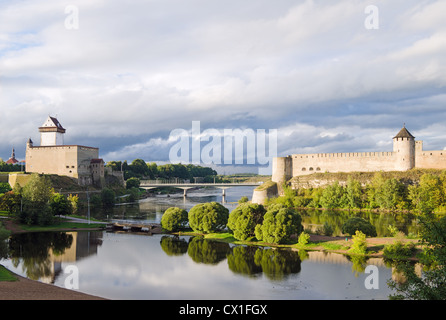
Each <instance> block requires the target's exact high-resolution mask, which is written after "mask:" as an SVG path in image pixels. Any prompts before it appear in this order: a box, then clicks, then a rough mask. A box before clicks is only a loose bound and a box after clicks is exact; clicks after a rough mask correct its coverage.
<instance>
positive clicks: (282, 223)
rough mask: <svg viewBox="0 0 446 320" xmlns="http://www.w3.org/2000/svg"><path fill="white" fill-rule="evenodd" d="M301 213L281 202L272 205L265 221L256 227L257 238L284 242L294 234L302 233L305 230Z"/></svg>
mask: <svg viewBox="0 0 446 320" xmlns="http://www.w3.org/2000/svg"><path fill="white" fill-rule="evenodd" d="M301 222H302V218H301V216H300V214H298V213H297V212H296V211H294V210H293V209H290V208H286V207H284V206H283V205H281V204H276V205H272V206H271V207H270V208H269V209H268V211H267V212H266V214H265V216H264V217H263V223H262V224H261V225H260V224H259V225H257V226H256V228H255V235H256V238H257V239H258V240H260V241H262V240H263V241H266V242H268V243H284V242H286V241H288V240H289V238H290V236H291V235H292V234H300V233H301V232H302V230H303V227H302V223H301Z"/></svg>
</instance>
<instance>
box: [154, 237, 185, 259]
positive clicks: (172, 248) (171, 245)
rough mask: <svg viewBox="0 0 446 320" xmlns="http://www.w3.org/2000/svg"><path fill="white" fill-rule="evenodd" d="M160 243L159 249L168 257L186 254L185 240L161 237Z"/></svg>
mask: <svg viewBox="0 0 446 320" xmlns="http://www.w3.org/2000/svg"><path fill="white" fill-rule="evenodd" d="M160 243H161V249H163V251H164V252H165V253H166V254H167V255H168V256H181V255H183V254H185V253H186V252H187V247H188V246H189V244H188V243H187V241H186V240H185V239H180V238H179V237H176V236H174V237H171V236H163V237H162V238H161V241H160Z"/></svg>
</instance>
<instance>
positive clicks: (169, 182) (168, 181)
mask: <svg viewBox="0 0 446 320" xmlns="http://www.w3.org/2000/svg"><path fill="white" fill-rule="evenodd" d="M262 183H263V182H262V181H260V182H257V183H253V182H195V181H192V182H189V181H188V180H180V179H166V180H161V179H158V180H141V182H140V185H141V186H148V185H160V184H165V185H173V184H174V185H181V184H185V185H191V184H196V185H197V186H199V185H202V186H203V185H205V186H206V185H207V186H211V185H214V184H215V185H222V184H228V185H235V184H237V185H254V184H256V185H257V184H258V185H261V184H262Z"/></svg>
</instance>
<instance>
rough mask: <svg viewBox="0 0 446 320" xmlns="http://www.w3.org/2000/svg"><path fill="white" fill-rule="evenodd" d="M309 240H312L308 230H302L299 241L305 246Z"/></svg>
mask: <svg viewBox="0 0 446 320" xmlns="http://www.w3.org/2000/svg"><path fill="white" fill-rule="evenodd" d="M309 240H310V235H309V234H308V233H306V232H301V234H300V235H299V240H298V243H299V244H300V245H302V246H304V245H306V244H307V243H308V241H309Z"/></svg>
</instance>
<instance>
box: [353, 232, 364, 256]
mask: <svg viewBox="0 0 446 320" xmlns="http://www.w3.org/2000/svg"><path fill="white" fill-rule="evenodd" d="M348 252H349V253H354V254H365V253H366V252H367V241H366V235H365V234H364V233H362V232H361V231H356V232H355V234H354V235H353V245H352V246H351V248H350V249H349V250H348Z"/></svg>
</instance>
